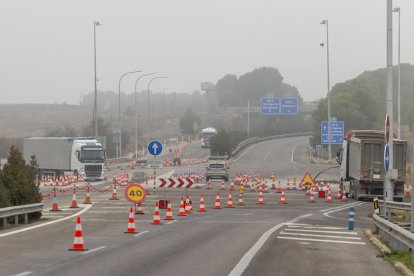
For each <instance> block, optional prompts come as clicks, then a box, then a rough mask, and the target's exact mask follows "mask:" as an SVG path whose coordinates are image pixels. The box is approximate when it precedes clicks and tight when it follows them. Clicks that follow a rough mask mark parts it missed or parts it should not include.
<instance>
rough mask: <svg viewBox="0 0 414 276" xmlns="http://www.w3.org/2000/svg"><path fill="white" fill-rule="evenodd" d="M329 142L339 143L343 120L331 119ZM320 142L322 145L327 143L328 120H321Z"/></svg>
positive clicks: (340, 142) (341, 139) (341, 137)
mask: <svg viewBox="0 0 414 276" xmlns="http://www.w3.org/2000/svg"><path fill="white" fill-rule="evenodd" d="M330 125H331V144H333V145H335V144H336V145H341V144H342V141H343V138H344V121H336V122H334V121H331V122H330ZM321 140H322V141H321V142H322V144H323V145H326V144H328V143H329V140H328V121H322V122H321Z"/></svg>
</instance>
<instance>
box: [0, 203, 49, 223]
mask: <svg viewBox="0 0 414 276" xmlns="http://www.w3.org/2000/svg"><path fill="white" fill-rule="evenodd" d="M42 210H43V203H35V204H28V205H20V206H12V207H6V208H0V218H2V219H3V228H7V218H8V217H15V219H14V221H15V224H16V225H17V224H19V215H24V223H25V224H27V223H28V222H29V216H28V215H29V214H30V213H34V212H40V211H42Z"/></svg>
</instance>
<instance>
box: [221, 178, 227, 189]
mask: <svg viewBox="0 0 414 276" xmlns="http://www.w3.org/2000/svg"><path fill="white" fill-rule="evenodd" d="M225 189H226V188H224V179H222V180H221V188H220V190H225Z"/></svg>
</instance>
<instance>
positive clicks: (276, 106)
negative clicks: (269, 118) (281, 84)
mask: <svg viewBox="0 0 414 276" xmlns="http://www.w3.org/2000/svg"><path fill="white" fill-rule="evenodd" d="M260 111H261V113H262V115H276V114H279V113H280V98H273V97H263V98H261V99H260Z"/></svg>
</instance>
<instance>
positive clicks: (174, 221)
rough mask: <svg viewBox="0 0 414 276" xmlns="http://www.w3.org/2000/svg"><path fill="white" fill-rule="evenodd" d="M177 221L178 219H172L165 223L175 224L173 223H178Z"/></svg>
mask: <svg viewBox="0 0 414 276" xmlns="http://www.w3.org/2000/svg"><path fill="white" fill-rule="evenodd" d="M176 222H177V220H172V221H169V222H166V223H165V224H173V223H176Z"/></svg>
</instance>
